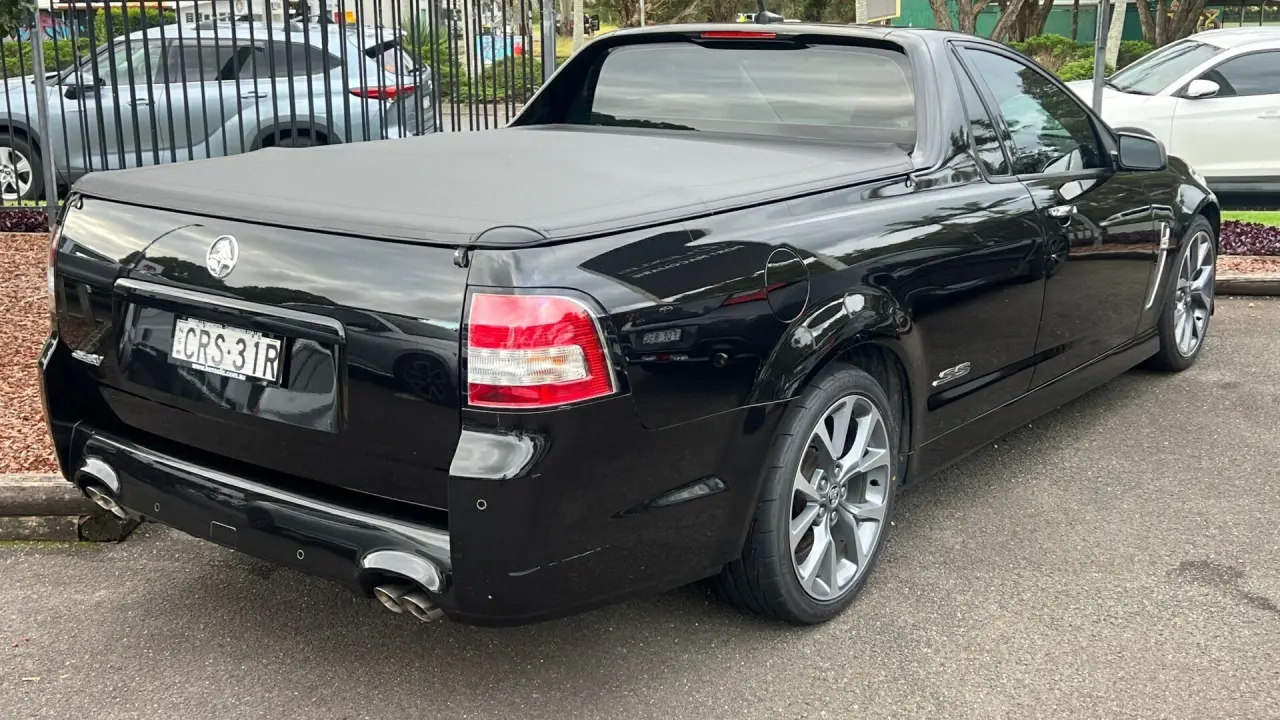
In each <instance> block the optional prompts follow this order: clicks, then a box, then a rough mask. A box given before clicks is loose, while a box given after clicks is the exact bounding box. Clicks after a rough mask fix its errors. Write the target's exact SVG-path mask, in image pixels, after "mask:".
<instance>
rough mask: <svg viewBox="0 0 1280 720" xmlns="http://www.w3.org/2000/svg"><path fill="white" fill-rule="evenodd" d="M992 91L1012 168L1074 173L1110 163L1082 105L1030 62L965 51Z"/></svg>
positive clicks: (1025, 171)
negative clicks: (1006, 134)
mask: <svg viewBox="0 0 1280 720" xmlns="http://www.w3.org/2000/svg"><path fill="white" fill-rule="evenodd" d="M962 52H963V53H964V56H965V57H966V58H967V59H968V61H969V62H970V63H972V65H973V68H974V69H975V70H976V71H977V75H978V76H979V77H981V79H982V82H983V83H984V84H985V85H986V86H987V89H988V90H989V91H990V95H991V97H992V98H993V99H994V100H995V105H996V107H997V108H998V110H999V113H1000V116H1001V118H1002V119H1003V120H1004V124H1005V127H1007V128H1008V130H1009V135H1010V138H1011V140H1012V147H1010V148H1009V155H1010V157H1011V158H1012V159H1013V172H1014V173H1015V174H1018V175H1032V174H1038V173H1053V172H1074V171H1078V170H1088V169H1092V168H1102V167H1106V160H1105V157H1106V154H1105V153H1104V151H1103V147H1102V144H1101V143H1100V142H1099V140H1098V135H1097V131H1096V130H1095V129H1094V127H1093V122H1092V121H1091V120H1090V119H1089V115H1088V113H1086V112H1085V110H1084V108H1083V107H1082V106H1081V105H1080V104H1079V103H1078V102H1076V100H1075V99H1074V98H1072V97H1071V95H1070V93H1068V92H1067V91H1064V90H1061V89H1059V88H1058V87H1057V86H1055V85H1054V84H1052V83H1051V82H1050V81H1049V80H1048V78H1046V77H1045V76H1043V75H1041V74H1040V73H1039V72H1038V71H1036V70H1035V69H1033V68H1032V67H1031V66H1029V65H1025V64H1023V63H1020V62H1017V61H1015V60H1012V59H1010V58H1008V57H1005V56H1003V55H997V54H996V53H992V52H987V51H985V50H975V49H971V48H966V49H964V50H963V51H962Z"/></svg>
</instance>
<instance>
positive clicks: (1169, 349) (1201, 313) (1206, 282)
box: [1147, 217, 1218, 372]
mask: <svg viewBox="0 0 1280 720" xmlns="http://www.w3.org/2000/svg"><path fill="white" fill-rule="evenodd" d="M1190 235H1191V238H1190V239H1189V240H1188V241H1187V242H1186V243H1185V244H1184V246H1183V248H1182V251H1181V252H1180V253H1179V254H1178V261H1177V263H1176V264H1175V265H1174V266H1173V277H1172V278H1171V279H1170V280H1171V286H1170V288H1169V292H1168V299H1167V300H1166V301H1165V303H1164V307H1163V308H1162V309H1161V310H1160V320H1159V324H1158V327H1159V330H1160V351H1159V352H1157V353H1156V354H1155V355H1153V356H1152V357H1151V359H1150V360H1149V361H1148V363H1147V365H1148V366H1149V367H1151V368H1153V369H1156V370H1163V371H1166V372H1178V371H1181V370H1186V369H1187V368H1189V367H1191V365H1192V364H1193V363H1195V361H1196V358H1197V357H1199V356H1200V350H1201V348H1203V347H1204V339H1205V334H1206V333H1208V331H1209V320H1210V318H1212V316H1213V280H1214V269H1215V266H1216V264H1217V261H1218V252H1217V250H1218V245H1217V241H1216V239H1215V238H1214V234H1213V226H1212V225H1211V224H1209V221H1208V220H1207V219H1205V218H1204V217H1197V218H1196V219H1195V221H1194V222H1193V223H1192V224H1191V232H1190Z"/></svg>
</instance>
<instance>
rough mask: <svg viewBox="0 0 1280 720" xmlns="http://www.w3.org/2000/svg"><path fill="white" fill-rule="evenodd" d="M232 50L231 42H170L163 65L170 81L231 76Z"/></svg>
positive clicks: (232, 77) (196, 80)
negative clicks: (220, 43) (223, 43)
mask: <svg viewBox="0 0 1280 720" xmlns="http://www.w3.org/2000/svg"><path fill="white" fill-rule="evenodd" d="M236 59H237V58H236V52H235V47H233V46H232V45H214V44H212V43H190V42H188V43H182V44H179V43H176V42H175V43H172V44H171V45H170V46H169V58H168V62H167V63H166V69H167V72H168V73H169V74H168V78H169V82H171V83H182V82H206V81H207V82H216V81H218V80H234V79H235V76H236V75H235V74H236Z"/></svg>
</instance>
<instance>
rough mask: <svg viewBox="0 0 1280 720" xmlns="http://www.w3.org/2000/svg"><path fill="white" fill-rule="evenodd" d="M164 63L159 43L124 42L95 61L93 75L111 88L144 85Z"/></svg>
mask: <svg viewBox="0 0 1280 720" xmlns="http://www.w3.org/2000/svg"><path fill="white" fill-rule="evenodd" d="M163 62H164V56H163V55H162V54H161V51H160V43H159V42H142V41H140V40H138V41H130V42H128V43H126V42H123V41H122V42H118V43H116V45H115V46H113V47H112V48H111V50H110V51H109V52H106V53H103V54H101V55H99V56H97V57H96V58H95V59H94V63H93V73H94V77H97V78H101V79H102V81H103V82H105V83H106V84H107V85H109V86H110V85H113V84H115V85H143V84H146V82H147V80H148V79H150V78H152V77H155V75H156V73H157V70H159V68H160V66H161V65H162V64H163ZM148 63H149V64H148ZM148 71H149V72H148Z"/></svg>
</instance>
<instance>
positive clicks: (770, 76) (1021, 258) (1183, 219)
mask: <svg viewBox="0 0 1280 720" xmlns="http://www.w3.org/2000/svg"><path fill="white" fill-rule="evenodd" d="M334 177H342V178H345V181H344V182H342V183H334V182H333V180H332V179H333V178H334ZM1218 226H1219V211H1218V203H1217V200H1216V198H1215V197H1214V195H1213V193H1212V192H1210V191H1209V190H1208V188H1207V187H1206V186H1205V184H1204V180H1203V178H1201V177H1200V176H1199V175H1198V174H1197V173H1196V172H1195V171H1194V170H1193V169H1191V168H1189V167H1188V166H1187V165H1186V163H1184V162H1182V161H1181V160H1180V159H1178V158H1176V157H1170V156H1168V154H1167V153H1166V152H1165V149H1164V147H1163V146H1162V145H1161V144H1160V143H1159V142H1158V141H1157V140H1155V139H1153V138H1152V137H1150V136H1147V135H1143V134H1141V133H1135V132H1125V131H1123V130H1116V129H1113V128H1111V127H1109V126H1108V125H1107V124H1106V123H1105V122H1103V121H1102V120H1101V119H1100V117H1099V116H1098V115H1097V114H1096V113H1095V112H1094V111H1093V110H1092V109H1091V108H1089V107H1088V106H1087V105H1085V104H1083V103H1081V102H1080V100H1079V99H1078V98H1077V96H1076V95H1075V93H1073V92H1071V91H1070V90H1068V89H1067V88H1066V87H1065V86H1063V85H1062V84H1061V83H1060V82H1059V81H1058V80H1057V79H1056V78H1054V77H1053V76H1051V75H1050V74H1048V73H1046V72H1045V71H1044V70H1043V69H1042V68H1040V67H1039V66H1038V65H1036V64H1035V63H1034V62H1032V61H1030V60H1028V59H1027V58H1025V57H1023V56H1021V55H1019V54H1017V53H1015V52H1013V51H1011V50H1009V49H1007V48H1005V47H1003V46H1001V45H999V44H997V43H993V42H989V41H986V40H982V39H978V38H974V37H971V36H965V35H959V34H953V33H946V32H937V31H922V30H911V29H895V28H882V27H861V26H822V25H809V24H804V23H785V24H776V23H769V24H729V25H680V26H658V27H646V28H641V29H635V30H626V31H620V32H616V33H612V34H609V35H606V36H602V37H600V38H598V39H596V40H594V41H593V42H591V43H590V44H588V45H587V46H585V47H584V48H583V49H582V50H581V51H580V52H578V53H577V54H575V55H574V56H573V58H572V59H571V60H569V61H568V62H567V63H566V64H565V65H563V66H562V67H561V68H560V69H559V70H558V71H557V72H556V73H555V75H554V76H553V77H552V78H551V79H550V80H549V81H548V82H547V84H546V85H545V86H543V87H542V88H541V89H540V90H539V92H538V93H537V95H536V96H535V97H534V98H533V99H532V100H531V101H530V102H529V103H528V105H527V106H526V107H525V108H524V109H523V110H522V111H521V113H520V114H519V116H518V117H517V118H516V119H515V120H514V121H513V122H512V123H511V124H510V125H509V126H508V127H505V128H502V129H498V130H494V131H490V132H477V133H455V134H445V135H437V136H432V137H424V138H413V139H404V140H392V141H383V142H372V143H357V144H351V145H332V146H327V147H319V148H310V149H306V150H289V149H266V150H263V151H260V152H256V153H250V154H246V155H240V156H235V157H229V158H219V159H211V160H202V161H195V162H187V163H181V164H175V165H162V166H157V167H148V168H140V169H133V170H123V171H116V172H103V173H94V174H91V175H89V176H87V177H85V178H83V179H81V180H80V181H78V182H77V184H76V185H75V187H74V188H73V192H72V194H71V196H70V197H69V198H68V201H67V203H66V207H65V209H64V212H63V214H62V216H61V217H60V218H59V222H58V224H57V227H56V228H55V229H54V232H53V234H52V244H51V247H50V256H49V274H48V281H49V303H50V313H51V316H52V331H51V334H50V337H49V340H48V343H47V344H46V346H45V347H44V350H43V352H42V354H41V357H40V360H39V368H40V373H41V378H42V389H43V393H44V402H45V410H46V415H47V419H48V424H49V430H50V432H51V433H52V436H53V440H54V444H55V447H56V450H57V456H58V462H59V464H60V466H61V469H62V472H63V474H64V475H65V476H66V477H67V478H68V479H69V480H71V481H72V482H74V483H75V484H76V485H78V486H79V487H80V488H81V489H83V491H84V492H85V493H86V494H88V495H89V496H90V497H92V498H93V499H94V500H95V501H96V502H97V503H98V504H99V505H101V506H103V507H105V508H107V509H109V510H111V511H113V512H115V513H117V514H119V515H121V516H124V517H137V518H146V519H148V520H152V521H155V522H158V523H163V524H166V525H169V526H172V527H174V528H177V529H179V530H181V531H184V532H186V533H189V534H191V535H193V536H196V537H199V538H204V539H206V540H209V541H212V542H215V543H219V544H221V545H224V546H226V547H229V548H233V549H235V550H237V551H240V552H244V553H248V554H251V555H253V556H256V557H259V558H265V559H267V560H270V561H274V562H276V563H279V564H282V565H285V566H288V567H292V568H295V569H297V570H299V571H302V572H305V573H310V574H314V575H317V576H320V577H323V578H327V579H329V580H331V581H334V582H337V583H341V584H342V585H345V586H347V587H349V588H350V589H351V590H353V591H354V592H356V593H359V594H362V595H365V596H374V597H376V598H377V599H378V600H380V601H381V602H382V604H383V605H385V606H386V607H387V608H389V609H391V610H394V611H395V612H401V613H410V614H412V615H413V616H415V617H418V618H421V619H424V620H433V619H437V618H440V617H448V618H451V619H453V620H457V621H461V622H468V623H476V624H508V625H510V624H519V623H527V622H534V621H539V620H544V619H548V618H553V617H558V616H564V615H566V614H570V613H575V612H580V611H584V610H587V609H590V608H592V607H598V606H600V605H602V604H605V603H611V602H615V601H619V600H623V599H626V598H628V597H634V596H637V595H641V594H646V593H654V592H659V591H663V590H666V589H670V588H674V587H677V586H680V585H683V584H687V583H691V582H695V581H700V580H709V581H710V584H711V585H712V586H713V587H714V588H715V589H716V590H717V592H718V593H719V595H720V596H721V597H723V598H725V599H727V600H729V601H731V602H733V603H735V604H737V605H739V606H741V607H743V608H746V609H748V610H750V611H752V612H755V613H758V614H761V615H765V616H768V617H773V618H777V619H780V620H784V621H787V622H791V623H797V624H813V623H819V622H823V621H825V620H828V619H830V618H832V617H834V616H835V615H836V614H838V613H839V612H840V611H841V610H843V609H844V608H845V607H846V606H848V604H849V603H850V602H851V601H852V600H853V598H854V597H855V596H856V595H857V594H858V591H859V589H860V588H861V587H862V586H863V585H864V583H865V582H866V580H867V578H868V576H869V574H870V572H871V569H872V567H873V565H874V563H875V562H876V558H877V557H878V556H879V555H881V554H882V546H883V544H884V542H885V540H886V537H887V536H888V533H889V531H890V529H891V525H892V523H891V518H892V517H893V503H894V496H895V492H897V490H898V488H899V487H900V486H901V485H902V484H903V483H904V482H906V481H912V482H915V481H918V480H919V479H920V478H923V477H925V476H927V475H929V474H931V473H933V472H935V471H937V470H938V469H939V468H942V467H944V466H946V465H947V464H949V463H952V462H954V461H955V460H956V459H958V458H960V457H963V456H964V455H965V454H966V453H968V452H970V451H971V450H973V449H974V448H976V447H979V446H981V445H982V444H984V443H986V442H989V441H991V440H992V439H994V438H997V437H999V436H1000V435H1002V434H1003V433H1005V432H1007V431H1009V430H1011V429H1013V428H1015V427H1017V426H1019V425H1021V424H1023V423H1025V422H1027V421H1028V420H1030V419H1032V418H1034V417H1036V416H1037V415H1040V414H1041V413H1044V412H1046V411H1048V410H1050V409H1052V408H1054V407H1057V406H1058V405H1061V404H1062V403H1064V402H1066V401H1067V400H1069V399H1071V398H1074V397H1076V396H1078V395H1080V394H1081V393H1083V392H1085V391H1086V390H1088V389H1090V388H1092V387H1095V386H1097V385H1099V384H1101V383H1103V382H1106V381H1107V380H1108V379H1110V378H1112V377H1114V376H1116V375H1117V374H1119V373H1122V372H1124V371H1125V370H1127V369H1128V368H1130V367H1133V366H1135V365H1137V364H1139V363H1145V364H1147V365H1148V366H1151V367H1155V368H1160V369H1163V370H1166V371H1177V370H1181V369H1184V368H1186V367H1188V366H1190V365H1191V364H1192V363H1193V362H1194V361H1195V359H1196V358H1197V356H1198V355H1199V353H1200V350H1201V348H1202V347H1203V344H1204V342H1205V338H1206V332H1207V329H1208V326H1209V322H1210V319H1211V316H1212V313H1213V268H1214V259H1215V256H1216V253H1217V249H1218V243H1217V231H1218Z"/></svg>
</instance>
